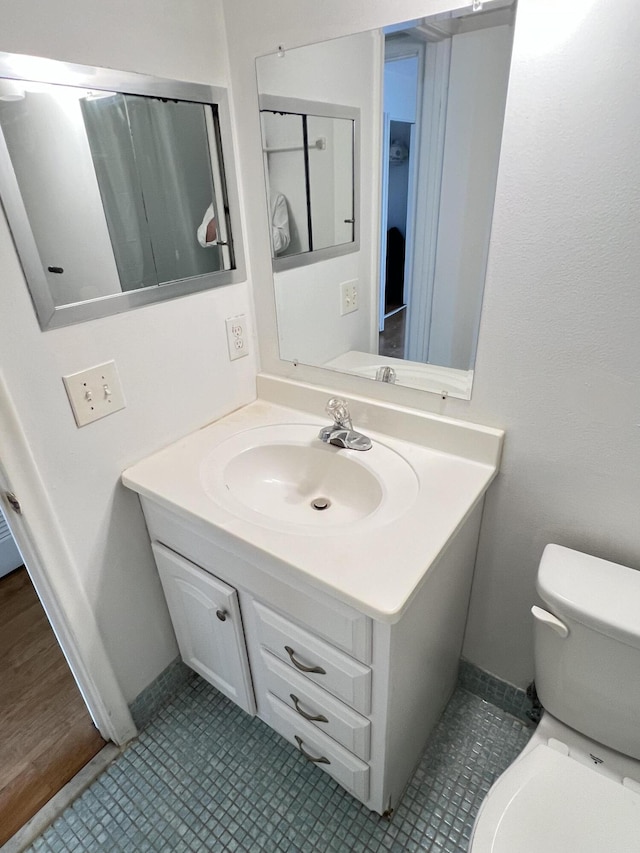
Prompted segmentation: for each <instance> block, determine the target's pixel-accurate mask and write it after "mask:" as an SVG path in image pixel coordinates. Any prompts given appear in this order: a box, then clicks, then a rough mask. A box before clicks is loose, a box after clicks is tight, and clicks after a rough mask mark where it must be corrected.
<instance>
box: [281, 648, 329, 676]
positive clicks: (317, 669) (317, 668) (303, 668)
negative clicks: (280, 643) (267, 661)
mask: <svg viewBox="0 0 640 853" xmlns="http://www.w3.org/2000/svg"><path fill="white" fill-rule="evenodd" d="M284 650H285V652H286V653H287V654H288V655H289V657H290V658H291V663H292V664H293V665H294V666H295V667H296V668H297V669H299V670H300V672H316V673H317V674H318V675H326V674H327V673H326V670H324V669H323V668H322V667H321V666H305V665H304V664H303V663H300V662H299V661H297V660H296V659H295V657H294V654H295V652H294V651H293V649H292V648H291V646H285V647H284Z"/></svg>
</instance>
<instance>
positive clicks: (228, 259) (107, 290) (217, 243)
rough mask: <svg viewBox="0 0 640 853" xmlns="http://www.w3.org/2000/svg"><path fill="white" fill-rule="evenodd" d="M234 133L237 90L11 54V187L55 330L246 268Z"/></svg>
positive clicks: (6, 100) (28, 260) (1, 161)
mask: <svg viewBox="0 0 640 853" xmlns="http://www.w3.org/2000/svg"><path fill="white" fill-rule="evenodd" d="M229 133H230V130H229V119H228V109H227V100H226V93H225V91H224V90H223V89H218V88H215V87H210V86H203V85H198V84H191V83H182V82H178V81H173V80H164V79H161V78H154V77H147V76H144V75H139V74H130V73H124V72H116V71H111V70H108V69H99V68H89V67H86V66H78V65H70V64H68V63H61V62H55V61H53V60H45V59H38V58H35V57H27V56H19V55H13V54H0V195H1V198H2V205H3V207H4V210H5V213H6V216H7V219H8V222H9V226H10V228H11V232H12V235H13V239H14V242H15V244H16V248H17V250H18V254H19V256H20V260H21V263H22V266H23V269H24V272H25V276H26V279H27V284H28V287H29V290H30V293H31V298H32V301H33V304H34V307H35V310H36V314H37V316H38V320H39V322H40V326H41V328H42V329H51V328H56V327H58V326H64V325H68V324H71V323H77V322H80V321H83V320H88V319H94V318H97V317H103V316H106V315H109V314H115V313H119V312H121V311H125V310H128V309H130V308H134V307H137V306H140V305H144V304H147V303H150V302H156V301H160V300H164V299H168V298H172V297H175V296H181V295H184V294H187V293H192V292H195V291H198V290H203V289H206V288H210V287H215V286H217V285H219V284H228V283H231V282H234V281H239V280H242V279H243V278H244V269H243V257H242V249H241V244H240V240H239V235H240V228H239V224H238V221H237V210H238V203H237V190H236V184H235V175H234V171H233V163H232V161H231V151H232V147H231V142H230V136H229ZM223 152H224V156H223Z"/></svg>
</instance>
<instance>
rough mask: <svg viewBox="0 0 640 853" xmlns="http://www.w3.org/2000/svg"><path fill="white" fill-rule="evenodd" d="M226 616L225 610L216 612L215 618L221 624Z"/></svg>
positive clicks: (225, 619)
mask: <svg viewBox="0 0 640 853" xmlns="http://www.w3.org/2000/svg"><path fill="white" fill-rule="evenodd" d="M228 615H229V614H228V613H227V611H226V610H216V616H217V617H218V619H219V620H220V621H221V622H226V621H227V616H228Z"/></svg>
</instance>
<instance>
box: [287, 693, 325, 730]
mask: <svg viewBox="0 0 640 853" xmlns="http://www.w3.org/2000/svg"><path fill="white" fill-rule="evenodd" d="M289 696H291V698H292V700H293V704H294V706H295V709H296V711H297V712H298V713H299V714H300V716H301V717H304V718H305V720H309V721H310V722H312V723H328V722H329V720H327V718H326V717H325V715H324V714H316V715H315V717H314V716H313V715H312V714H307V712H306V711H303V710H302V708H301V707H300V700H299V699H298V697H297V696H294V695H293V693H290V694H289Z"/></svg>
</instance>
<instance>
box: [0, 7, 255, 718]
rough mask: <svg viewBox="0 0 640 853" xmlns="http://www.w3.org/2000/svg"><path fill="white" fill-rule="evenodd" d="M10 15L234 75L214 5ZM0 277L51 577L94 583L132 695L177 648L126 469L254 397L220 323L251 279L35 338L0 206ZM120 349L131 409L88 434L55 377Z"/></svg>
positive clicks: (187, 69)
mask: <svg viewBox="0 0 640 853" xmlns="http://www.w3.org/2000/svg"><path fill="white" fill-rule="evenodd" d="M0 18H1V19H2V22H3V23H2V32H1V34H0V50H4V51H10V52H22V53H27V54H33V55H42V56H48V57H51V58H54V59H62V60H67V61H72V62H80V63H89V64H92V65H104V66H108V67H113V68H118V69H122V70H133V71H140V72H146V73H152V74H158V75H161V76H167V77H173V78H177V79H185V80H193V81H199V82H207V83H212V84H216V85H226V84H227V76H228V75H227V64H226V44H225V39H224V30H223V21H222V16H221V9H220V4H219V3H217V2H210V0H188V2H182V3H180V4H176V3H173V2H170V0H160V2H157V0H156V2H153V3H152V2H150V0H134V2H130V0H127V2H124V0H112V2H109V3H98V2H97V0H89V2H87V0H52V2H50V3H47V4H41V3H37V2H35V0H26V2H24V3H21V4H18V5H16V4H15V3H14V2H11V0H0ZM0 271H1V274H2V288H0V353H1V364H2V371H3V374H4V378H5V381H6V384H7V386H8V389H9V392H10V394H11V396H12V398H13V400H14V402H15V405H16V408H17V411H18V415H19V418H20V421H21V423H22V427H23V430H24V432H25V435H26V438H27V440H28V442H29V444H30V446H31V449H32V452H33V455H34V458H35V461H36V464H37V466H38V468H39V473H40V476H41V478H42V481H43V484H44V488H45V489H46V491H47V493H48V496H49V498H50V499H51V500H52V502H53V504H54V507H55V511H56V514H57V523H58V527H59V530H60V532H61V534H62V536H63V537H64V539H65V540H66V544H67V547H68V550H69V552H70V554H71V559H72V565H70V566H68V567H66V569H65V571H66V574H65V575H64V577H63V576H62V573H61V574H60V576H59V577H55V578H53V579H52V580H53V582H54V583H55V584H56V585H57V586H58V588H59V589H61V591H62V593H63V594H64V593H66V594H67V595H68V596H70V597H72V596H73V595H74V586H81V587H82V588H83V590H84V591H85V592H86V595H87V596H88V598H89V600H90V602H91V604H92V606H93V608H94V611H95V614H96V618H97V621H98V625H99V627H100V630H101V634H102V638H103V641H104V643H105V646H106V648H107V652H108V654H109V657H110V659H111V662H112V664H113V668H114V670H115V673H116V676H117V678H118V681H119V683H120V686H121V689H122V691H123V693H124V695H125V698H126V699H127V701H131V700H132V699H133V698H134V697H135V696H136V695H137V694H138V693H139V692H140V691H141V690H142V689H143V688H144V687H145V686H146V685H147V684H149V683H150V682H151V681H152V680H153V679H154V678H155V677H156V675H158V673H159V672H160V671H161V670H162V669H163V668H164V667H165V666H166V665H167V664H168V663H169V662H170V661H171V660H172V659H173V657H174V656H175V655H176V654H177V649H176V646H175V642H174V639H173V634H172V630H171V627H170V623H169V621H168V616H167V612H166V608H165V605H164V599H163V597H162V593H161V589H160V584H159V581H158V579H157V575H156V572H155V569H154V566H153V563H152V557H151V551H150V548H149V544H148V539H147V534H146V530H145V527H144V521H143V518H142V515H141V512H140V509H139V505H138V500H137V498H136V497H135V496H134V495H133V494H132V493H129V492H127V491H126V490H124V489H123V488H122V487H121V486H119V482H118V480H119V475H120V472H121V471H122V469H123V468H125V467H126V466H127V465H129V464H131V463H132V462H135V461H136V460H138V459H140V458H141V457H143V456H145V455H147V454H149V453H150V452H152V451H153V450H155V449H157V448H159V447H161V446H163V445H166V444H167V443H169V442H171V441H173V440H174V439H176V438H178V437H179V436H181V435H183V434H185V433H188V432H189V431H191V430H193V429H195V428H197V427H199V426H201V425H202V424H205V423H207V422H209V421H211V420H213V419H214V418H216V417H218V416H220V415H222V414H224V413H226V412H228V411H230V410H232V409H234V408H236V407H238V406H240V405H242V404H243V403H245V402H247V401H249V400H250V399H252V398H253V397H254V396H255V381H254V377H255V372H256V360H255V357H254V356H253V355H251V356H249V357H247V358H244V359H240V360H238V361H235V362H233V363H230V362H229V359H228V355H227V346H226V339H225V333H224V319H225V317H228V316H232V315H233V314H237V313H241V312H245V313H247V314H248V315H249V317H250V316H251V301H250V295H249V290H248V286H247V285H246V284H240V285H235V286H229V287H224V288H219V289H216V290H213V291H208V292H206V293H202V294H197V295H193V296H187V297H183V298H181V299H176V300H171V301H168V302H165V303H162V304H158V305H154V306H149V307H145V308H140V309H138V310H136V311H132V312H130V313H127V314H122V315H119V316H115V317H107V318H105V319H103V320H98V321H93V322H88V323H82V324H80V325H75V326H71V327H68V328H64V329H58V330H55V331H50V332H41V331H40V329H39V327H38V324H37V322H36V317H35V314H34V311H33V308H32V306H31V302H30V299H29V294H28V292H27V288H26V285H25V282H24V278H23V275H22V271H21V268H20V264H19V261H18V258H17V256H16V253H15V250H14V247H13V243H12V241H11V236H10V233H9V230H8V227H7V225H6V222H5V219H4V217H3V216H2V215H0ZM112 358H113V359H115V361H116V363H117V366H118V369H119V372H120V377H121V380H122V385H123V388H124V394H125V398H126V401H127V407H126V409H124V410H123V411H121V412H118V413H116V414H114V415H111V416H110V417H108V418H105V419H104V420H101V421H97V422H96V423H94V424H90V425H89V426H86V427H84V428H83V429H80V430H79V429H77V428H76V426H75V423H74V420H73V416H72V414H71V409H70V408H69V404H68V402H67V399H66V395H65V391H64V388H63V384H62V380H61V376H62V375H63V374H67V373H71V372H74V371H77V370H81V369H83V368H85V367H89V366H92V365H94V364H97V363H100V362H102V361H106V360H108V359H112ZM2 461H3V463H4V464H5V465H6V467H7V470H9V472H11V470H13V471H17V470H18V469H19V468H20V460H19V459H10V460H5V459H3V460H2ZM23 497H24V496H21V499H23ZM23 502H24V501H23ZM26 503H27V504H28V500H27V501H26ZM76 627H77V629H78V633H79V634H80V635H81V633H82V626H81V625H78V626H76Z"/></svg>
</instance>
